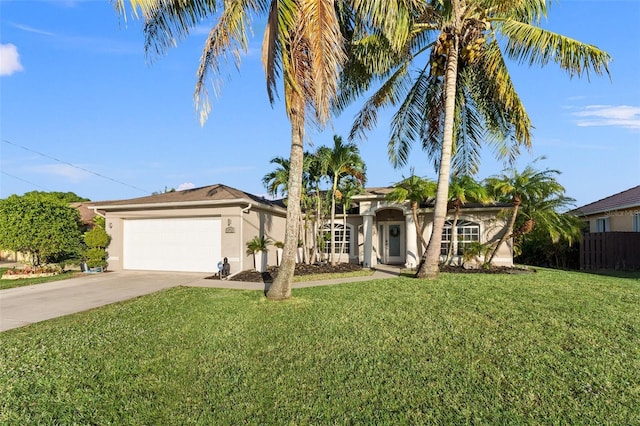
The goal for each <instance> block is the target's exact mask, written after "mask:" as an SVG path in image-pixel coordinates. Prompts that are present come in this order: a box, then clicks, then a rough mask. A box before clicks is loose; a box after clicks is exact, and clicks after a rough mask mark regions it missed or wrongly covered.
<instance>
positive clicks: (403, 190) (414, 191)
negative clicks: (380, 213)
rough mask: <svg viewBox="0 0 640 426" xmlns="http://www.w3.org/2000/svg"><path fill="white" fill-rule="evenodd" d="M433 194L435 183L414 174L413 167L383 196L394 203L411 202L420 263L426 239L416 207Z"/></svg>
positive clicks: (423, 257)
mask: <svg viewBox="0 0 640 426" xmlns="http://www.w3.org/2000/svg"><path fill="white" fill-rule="evenodd" d="M435 195H436V183H435V182H434V181H432V180H430V179H426V178H421V177H419V176H416V175H415V173H414V169H413V168H411V175H410V176H409V177H406V178H404V179H402V180H401V181H400V182H398V183H396V184H395V185H394V188H393V190H392V191H391V192H389V193H388V194H387V195H386V197H385V198H386V199H387V201H391V202H395V203H404V202H405V201H407V200H408V201H409V202H410V203H411V215H412V216H413V223H414V224H415V226H416V235H417V236H418V238H419V239H420V242H421V243H422V247H423V249H424V251H423V254H422V258H421V260H420V263H423V262H424V261H425V254H426V248H427V241H425V239H424V235H423V232H422V229H423V228H424V224H423V223H420V221H419V220H418V208H420V205H421V204H422V203H426V202H427V201H428V200H430V199H433V197H434V196H435ZM418 269H419V268H418Z"/></svg>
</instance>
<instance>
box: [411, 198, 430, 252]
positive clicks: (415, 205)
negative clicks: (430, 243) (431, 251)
mask: <svg viewBox="0 0 640 426" xmlns="http://www.w3.org/2000/svg"><path fill="white" fill-rule="evenodd" d="M411 214H412V215H413V224H414V225H415V227H416V235H417V236H418V238H420V242H421V243H422V249H423V250H425V251H426V250H427V240H425V239H424V235H422V229H420V223H419V222H418V203H416V202H411Z"/></svg>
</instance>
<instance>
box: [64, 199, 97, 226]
mask: <svg viewBox="0 0 640 426" xmlns="http://www.w3.org/2000/svg"><path fill="white" fill-rule="evenodd" d="M92 205H93V203H89V202H81V203H70V206H71V207H73V208H74V209H76V210H78V212H80V219H81V220H82V223H83V224H85V225H93V218H94V217H96V212H95V210H93V209H92V208H91V206H92Z"/></svg>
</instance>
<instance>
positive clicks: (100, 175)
mask: <svg viewBox="0 0 640 426" xmlns="http://www.w3.org/2000/svg"><path fill="white" fill-rule="evenodd" d="M2 142H4V143H7V144H9V145H13V146H16V147H18V148H22V149H24V150H25V151H29V152H33V153H34V154H38V155H41V156H43V157H45V158H49V159H51V160H54V161H57V162H58V163H61V164H66V165H67V166H71V167H73V168H76V169H78V170H82V171H83V172H86V173H89V174H92V175H94V176H98V177H100V178H102V179H107V180H110V181H112V182H115V183H119V184H120V185H124V186H128V187H129V188H133V189H135V190H138V191H141V192H144V193H145V194H151V191H147V190H146V189H142V188H139V187H137V186H134V185H130V184H128V183H126V182H122V181H119V180H117V179H114V178H112V177H109V176H105V175H102V174H100V173H96V172H94V171H91V170H88V169H85V168H84V167H80V166H76V165H75V164H72V163H69V162H68V161H63V160H60V159H58V158H56V157H52V156H50V155H47V154H43V153H42V152H39V151H36V150H34V149H31V148H27V147H26V146H23V145H20V144H17V143H13V142H11V141H8V140H6V139H2ZM3 173H4V172H3ZM14 177H15V176H14ZM25 182H26V181H25ZM36 186H37V185H36Z"/></svg>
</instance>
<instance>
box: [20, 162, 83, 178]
mask: <svg viewBox="0 0 640 426" xmlns="http://www.w3.org/2000/svg"><path fill="white" fill-rule="evenodd" d="M32 170H33V171H35V172H38V173H43V174H48V175H54V176H62V177H64V178H67V179H69V180H70V181H72V182H80V181H82V180H84V179H86V178H87V177H89V173H87V172H86V171H84V170H81V169H80V168H78V167H74V166H71V165H67V164H46V165H42V166H37V167H35V168H32Z"/></svg>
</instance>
